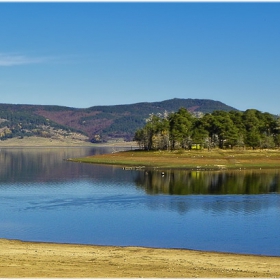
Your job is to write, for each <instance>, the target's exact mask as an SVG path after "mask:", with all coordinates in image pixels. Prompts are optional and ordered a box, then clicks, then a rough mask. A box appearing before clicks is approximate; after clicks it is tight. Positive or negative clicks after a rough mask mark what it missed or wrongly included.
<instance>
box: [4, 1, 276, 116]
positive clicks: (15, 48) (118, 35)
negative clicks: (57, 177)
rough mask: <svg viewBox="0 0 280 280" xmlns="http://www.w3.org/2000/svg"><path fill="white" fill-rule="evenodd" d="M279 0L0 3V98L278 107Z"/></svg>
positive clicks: (272, 110) (17, 101)
mask: <svg viewBox="0 0 280 280" xmlns="http://www.w3.org/2000/svg"><path fill="white" fill-rule="evenodd" d="M279 15H280V3H278V2H272V3H261V2H255V3H252V2H249V3H242V2H241V3H240V2H232V3H231V2H227V3H219V2H218V3H211V2H210V3H209V2H205V3H200V2H196V3H191V2H178V3H171V2H170V3H167V2H162V3H159V2H155V3H149V2H148V3H147V2H142V3H141V2H139V3H136V2H124V3H115V2H111V3H106V2H103V3H98V2H85V3H73V2H69V3H65V2H64V3H63V2H62V3H52V2H47V3H43V2H42V3H34V2H33V3H32V2H31V3H5V2H1V3H0V93H1V95H0V103H13V104H43V105H64V106H69V107H77V108H87V107H91V106H94V105H116V104H131V103H137V102H153V101H162V100H166V99H171V98H175V97H176V98H198V99H204V98H205V99H213V100H218V101H221V102H224V103H226V104H227V105H230V106H233V107H235V108H237V109H240V110H246V109H249V108H255V109H258V110H260V111H262V112H270V113H274V114H280V106H279V99H280V97H279V93H280V16H279Z"/></svg>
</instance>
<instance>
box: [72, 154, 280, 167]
mask: <svg viewBox="0 0 280 280" xmlns="http://www.w3.org/2000/svg"><path fill="white" fill-rule="evenodd" d="M68 161H72V162H79V163H92V164H105V165H115V166H120V167H123V169H127V170H131V169H142V170H153V169H154V170H161V171H164V170H176V169H177V170H195V171H226V170H245V169H259V170H261V169H280V150H220V149H215V150H211V151H207V150H200V151H196V150H179V151H143V150H131V151H123V152H117V153H111V154H101V155H93V156H87V157H82V158H69V159H68Z"/></svg>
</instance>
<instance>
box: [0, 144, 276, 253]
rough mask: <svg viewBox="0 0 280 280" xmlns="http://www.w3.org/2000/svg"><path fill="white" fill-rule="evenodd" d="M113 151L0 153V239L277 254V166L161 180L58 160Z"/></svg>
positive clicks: (169, 175)
mask: <svg viewBox="0 0 280 280" xmlns="http://www.w3.org/2000/svg"><path fill="white" fill-rule="evenodd" d="M115 150H116V148H114V151H115ZM112 151H113V150H112V148H106V147H102V148H101V147H99V148H98V147H95V148H93V147H82V148H81V147H76V148H61V147H60V148H2V149H1V150H0V197H1V204H0V238H9V239H20V240H24V241H45V242H59V243H82V244H96V245H118V246H145V247H162V248H186V249H195V250H207V251H218V252H233V253H248V254H261V255H271V256H280V238H279V234H280V170H265V171H264V170H248V171H244V170H242V171H228V172H225V171H215V172H210V171H209V172H208V171H203V172H199V171H198V172H196V171H182V170H180V171H168V170H167V171H165V173H164V176H163V175H162V174H161V172H160V171H159V170H158V171H151V170H149V171H144V170H123V169H122V168H120V167H113V166H106V165H93V164H84V163H74V162H68V161H65V159H67V158H73V157H81V156H86V155H93V154H97V153H110V152H112Z"/></svg>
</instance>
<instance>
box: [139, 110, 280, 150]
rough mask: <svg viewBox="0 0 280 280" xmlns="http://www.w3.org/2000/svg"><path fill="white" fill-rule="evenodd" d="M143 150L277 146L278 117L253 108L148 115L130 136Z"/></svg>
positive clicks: (279, 139) (279, 144) (279, 122)
mask: <svg viewBox="0 0 280 280" xmlns="http://www.w3.org/2000/svg"><path fill="white" fill-rule="evenodd" d="M134 139H135V141H137V142H138V144H139V146H140V147H141V148H144V149H146V150H157V149H161V150H169V149H170V150H174V149H191V148H193V147H203V148H208V149H211V148H215V147H219V148H221V149H224V148H233V147H251V148H253V149H255V148H275V147H279V146H280V118H279V117H275V116H274V115H272V114H270V113H262V112H260V111H258V110H255V109H249V110H246V111H245V112H240V111H230V112H226V111H214V112H212V113H211V114H210V113H207V114H205V115H203V116H202V117H195V116H194V115H192V114H191V113H190V112H188V111H187V110H186V109H185V108H181V109H179V110H178V111H177V112H175V113H170V114H167V113H165V114H157V115H153V114H152V115H150V117H149V118H148V119H147V120H146V124H145V126H144V127H143V128H141V129H138V130H137V131H136V133H135V136H134Z"/></svg>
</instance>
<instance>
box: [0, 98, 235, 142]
mask: <svg viewBox="0 0 280 280" xmlns="http://www.w3.org/2000/svg"><path fill="white" fill-rule="evenodd" d="M181 107H184V108H186V109H187V110H188V111H190V112H191V113H193V114H201V113H211V112H213V111H215V110H222V111H231V110H235V111H238V110H237V109H235V108H233V107H231V106H228V105H226V104H224V103H222V102H220V101H215V100H211V99H192V98H187V99H183V98H173V99H168V100H164V101H158V102H138V103H132V104H119V105H97V106H91V107H88V108H74V107H67V106H60V105H29V104H0V139H2V140H5V139H7V138H13V137H25V136H31V135H34V134H35V135H38V136H42V137H50V138H51V137H55V135H56V136H57V137H58V134H60V137H66V136H69V137H73V135H75V137H80V138H81V137H82V135H84V136H86V137H88V140H89V141H92V142H99V141H108V140H110V139H118V138H121V139H124V140H128V141H129V140H131V139H132V138H133V136H134V133H135V131H136V130H137V129H138V128H141V127H143V126H144V125H145V120H146V119H147V118H148V117H149V115H150V114H158V113H161V114H163V113H164V112H168V113H170V112H175V111H177V110H179V109H180V108H181ZM58 132H59V133H58ZM82 138H83V137H82Z"/></svg>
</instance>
